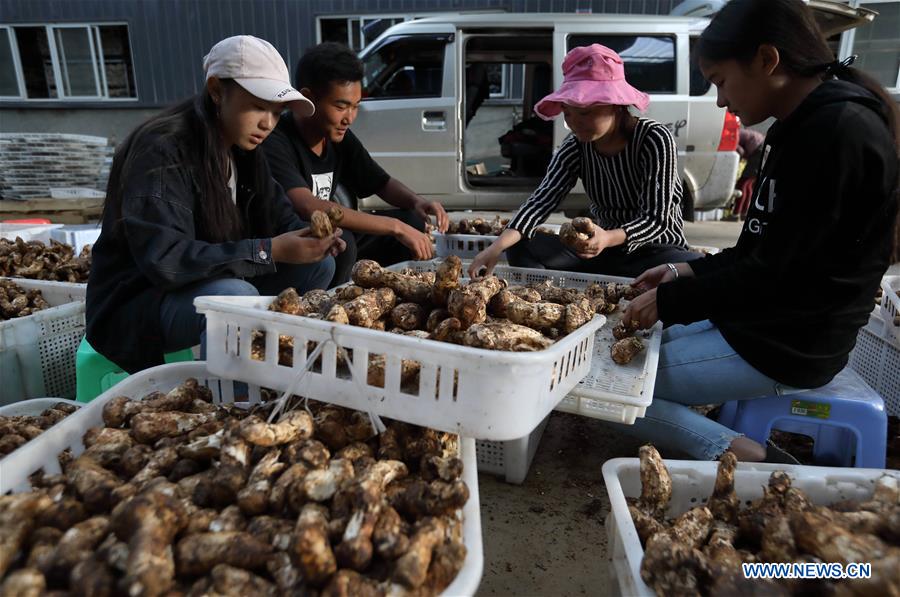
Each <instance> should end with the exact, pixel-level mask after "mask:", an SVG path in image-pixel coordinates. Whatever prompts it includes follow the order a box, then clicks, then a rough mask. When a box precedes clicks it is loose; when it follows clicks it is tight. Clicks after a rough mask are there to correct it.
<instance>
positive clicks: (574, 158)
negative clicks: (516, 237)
mask: <svg viewBox="0 0 900 597" xmlns="http://www.w3.org/2000/svg"><path fill="white" fill-rule="evenodd" d="M580 169H581V151H580V149H579V146H578V140H577V139H576V138H575V135H569V136H568V137H566V139H565V141H563V144H562V145H560V146H559V149H558V150H557V151H556V153H555V154H553V158H552V159H551V160H550V165H549V166H548V167H547V174H545V175H544V180H542V181H541V184H540V186H538V188H537V189H535V191H534V192H533V193H532V194H531V196H530V197H529V198H528V199H527V200H526V201H525V203H523V204H522V207H520V208H519V211H518V213H516V215H515V216H514V217H513V219H512V220H511V221H510V223H509V224H508V225H507V228H511V229H513V230H518V231H519V232H520V233H522V236H523V237H525V238H527V239H531V238H532V237H534V230H535V228H537V227H538V226H540V225H541V224H543V223H544V221H545V220H546V219H547V218H548V217H549V216H550V214H551V213H553V212H554V211H555V210H556V208H557V207H558V206H559V204H560V202H561V201H562V200H563V199H564V198H565V196H566V195H567V194H568V193H569V191H571V190H572V187H574V186H575V183H576V182H578V176H579V172H580Z"/></svg>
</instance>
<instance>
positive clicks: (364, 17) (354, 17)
mask: <svg viewBox="0 0 900 597" xmlns="http://www.w3.org/2000/svg"><path fill="white" fill-rule="evenodd" d="M423 16H424V15H421V14H414V13H388V14H342V15H320V16H317V17H316V43H317V44H320V43H322V20H323V19H329V20H330V19H338V20H346V21H347V47H348V48H350V49H353V25H352V22H353V21H356V22H357V23H359V43H360V48H359V50H358V51H359V52H362V51H363V50H365V49H366V48H367V47H368V46H369V44H366V43H365V41H364V37H363V30H362V28H363V21H375V20H378V19H403V21H404V22H406V21H413V20H415V19H421V18H423ZM372 41H375V40H372Z"/></svg>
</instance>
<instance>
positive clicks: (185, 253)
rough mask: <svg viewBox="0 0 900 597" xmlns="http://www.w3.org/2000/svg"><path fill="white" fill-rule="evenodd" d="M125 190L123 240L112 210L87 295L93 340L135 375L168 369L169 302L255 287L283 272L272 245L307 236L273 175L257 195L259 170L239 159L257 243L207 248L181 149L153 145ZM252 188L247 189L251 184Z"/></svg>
mask: <svg viewBox="0 0 900 597" xmlns="http://www.w3.org/2000/svg"><path fill="white" fill-rule="evenodd" d="M131 150H132V151H138V152H139V153H138V154H136V155H137V158H136V160H135V161H134V162H133V165H132V167H131V169H130V172H131V174H130V175H129V176H128V178H127V180H126V181H125V183H124V186H125V188H124V192H123V196H122V213H121V220H119V222H118V224H119V231H120V234H114V232H113V231H114V228H115V225H116V223H117V222H116V221H115V219H116V215H115V214H113V213H111V212H112V211H113V210H111V209H106V210H104V214H103V227H102V231H101V233H100V238H99V239H98V240H97V242H96V244H94V247H93V262H92V265H91V275H90V278H89V281H88V287H87V305H86V308H87V338H88V342H90V343H91V346H92V347H93V348H94V349H95V350H96V351H98V352H99V353H101V354H103V355H104V356H106V357H107V358H108V359H110V360H112V361H113V362H115V363H116V364H118V365H119V366H120V367H122V368H123V369H125V370H126V371H128V372H131V373H133V372H136V371H140V370H142V369H146V368H148V367H152V366H155V365H161V364H162V363H163V339H162V335H161V324H160V305H161V303H162V299H163V296H164V295H165V293H167V292H170V291H173V290H176V289H178V288H181V287H183V286H185V285H188V284H191V283H194V282H199V281H202V280H207V279H212V278H219V277H235V278H249V277H254V276H259V275H263V274H269V273H272V272H274V271H275V263H274V262H273V261H272V238H273V237H274V236H277V235H278V234H281V233H284V232H288V231H291V230H297V229H300V228H303V227H305V226H306V224H305V223H303V222H302V221H301V220H300V219H299V218H298V217H297V215H296V213H295V212H294V209H293V206H292V205H291V203H290V200H289V199H288V198H287V196H286V195H285V194H284V191H283V190H282V188H281V187H280V186H279V185H278V184H277V183H276V182H275V181H274V180H273V179H272V177H271V174H270V173H269V169H268V165H267V164H266V163H265V160H262V163H263V167H264V168H265V173H264V176H262V177H261V179H262V180H265V181H267V182H266V183H265V184H264V185H263V186H264V188H258V189H257V188H251V187H250V186H247V184H244V183H246V182H247V181H251V182H250V184H252V181H254V180H255V179H256V177H255V176H254V171H253V169H254V168H255V167H256V166H255V160H254V159H252V156H251V155H250V154H246V153H244V152H241V151H235V152H234V159H235V164H236V170H237V183H238V187H237V205H238V207H239V209H240V211H241V215H242V220H243V228H244V231H245V235H246V236H247V238H244V239H242V240H237V241H231V242H221V243H211V242H207V241H205V240H203V239H202V238H198V234H197V229H196V226H195V213H194V212H195V207H196V205H197V202H198V201H200V200H201V195H200V186H199V184H198V183H197V180H196V179H195V176H194V173H193V172H192V170H191V168H190V167H189V166H188V165H187V161H186V160H183V159H181V158H180V157H179V152H180V148H179V146H178V144H177V142H176V141H174V140H172V139H169V138H165V139H163V138H160V137H156V138H152V137H151V138H148V139H145V140H143V143H141V144H140V145H137V144H136V145H135V146H134V147H132V148H131ZM242 181H243V182H242Z"/></svg>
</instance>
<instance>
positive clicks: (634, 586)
mask: <svg viewBox="0 0 900 597" xmlns="http://www.w3.org/2000/svg"><path fill="white" fill-rule="evenodd" d="M665 464H666V468H667V469H668V470H669V473H670V474H671V475H672V500H671V502H670V503H669V510H668V512H667V515H668V516H670V517H674V516H678V515H679V514H682V513H684V512H687V511H688V510H690V509H691V508H693V507H695V506H698V505H702V504H704V503H705V502H706V500H707V498H709V496H710V495H711V494H712V491H713V485H714V484H715V480H716V469H717V467H718V462H697V461H694V460H666V461H665ZM773 471H785V472H787V473H788V474H789V475H790V477H791V479H792V480H793V481H792V485H793V487H797V488H798V489H801V490H803V491H804V492H805V493H806V494H807V495H808V496H809V497H810V499H811V500H812V502H813V503H814V504H817V505H828V504H832V503H834V502H837V501H840V500H849V499H855V500H865V499H867V498H869V497H871V496H872V487H873V485H874V483H875V481H876V480H877V479H879V478H880V477H881V476H882V475H885V474H889V475H892V476H894V477H897V478H898V479H900V472H898V471H883V470H879V469H862V468H852V469H848V468H830V467H818V466H795V465H786V464H764V463H740V464H738V467H737V472H736V473H735V493H736V494H737V495H738V497H739V498H740V499H741V502H742V503H744V502H745V501H746V500H754V499H756V498H759V497H762V489H763V487H764V486H766V485H767V484H768V481H769V476H770V475H771V474H772V472H773ZM603 481H604V482H605V484H606V491H607V493H608V494H609V503H610V508H611V511H610V513H609V516H608V517H607V519H606V532H607V535H608V543H607V545H608V546H609V547H608V549H609V555H610V566H611V573H612V576H613V577H614V578H616V579H617V581H618V586H619V589H620V591H621V594H622V595H628V596H630V597H631V596H633V597H652V596H653V595H655V593H654V592H653V590H652V589H650V587H648V586H647V585H646V584H645V583H644V581H643V580H641V560H642V559H643V557H644V549H643V547H641V540H640V538H639V537H638V534H637V530H636V529H635V528H634V522H633V521H632V519H631V514H630V513H629V512H628V504H627V503H626V501H625V498H626V497H632V498H636V497H638V496H640V494H641V478H640V460H639V459H637V458H615V459H613V460H608V461H607V462H606V463H604V464H603Z"/></svg>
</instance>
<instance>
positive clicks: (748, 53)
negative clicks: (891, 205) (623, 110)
mask: <svg viewBox="0 0 900 597" xmlns="http://www.w3.org/2000/svg"><path fill="white" fill-rule="evenodd" d="M763 44H768V45H771V46H774V47H775V48H777V49H778V54H779V58H780V64H781V66H782V67H783V68H784V69H785V70H787V71H788V72H790V73H792V74H794V75H797V76H799V77H814V76H821V77H822V78H823V79H824V78H827V77H831V76H834V77H837V78H838V79H841V80H843V81H849V82H850V83H855V84H856V85H859V86H860V87H863V88H865V89H866V90H868V91H869V93H871V94H872V95H874V96H875V97H877V98H878V99H879V100H880V101H881V104H882V114H883V116H884V118H885V121H886V122H887V125H888V128H889V130H890V131H891V133H892V136H893V138H894V147H895V149H896V150H897V155H898V156H900V109H898V108H897V104H896V103H895V102H894V100H893V99H891V96H890V95H888V93H887V91H885V89H884V87H882V86H881V84H880V83H879V82H878V81H876V80H875V79H874V78H873V77H872V76H870V75H868V74H866V73H864V72H863V71H861V70H859V69H857V68H853V67H851V66H845V65H842V64H837V63H836V62H835V58H834V55H833V54H832V52H831V49H830V48H829V47H828V43H827V42H826V41H825V37H824V36H823V35H822V32H821V31H820V29H819V27H818V25H816V21H815V17H814V16H813V13H812V11H811V10H810V9H809V7H808V6H807V5H806V4H805V3H804V2H802V1H801V0H731V1H730V2H728V3H727V4H726V5H725V6H724V7H723V8H722V10H721V11H719V13H718V14H717V15H716V16H715V18H713V20H712V22H711V23H710V24H709V26H708V27H707V28H706V29H705V30H704V31H703V33H702V34H701V35H700V39H699V40H698V42H697V55H698V57H699V58H700V59H701V60H706V61H709V62H720V61H723V60H737V61H738V62H741V63H749V62H750V61H751V60H752V59H753V57H754V56H755V55H756V51H757V50H758V49H759V47H760V46H761V45H763ZM894 237H895V238H894V251H893V255H892V262H893V263H896V262H898V261H900V217H898V220H897V225H896V226H895V232H894Z"/></svg>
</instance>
